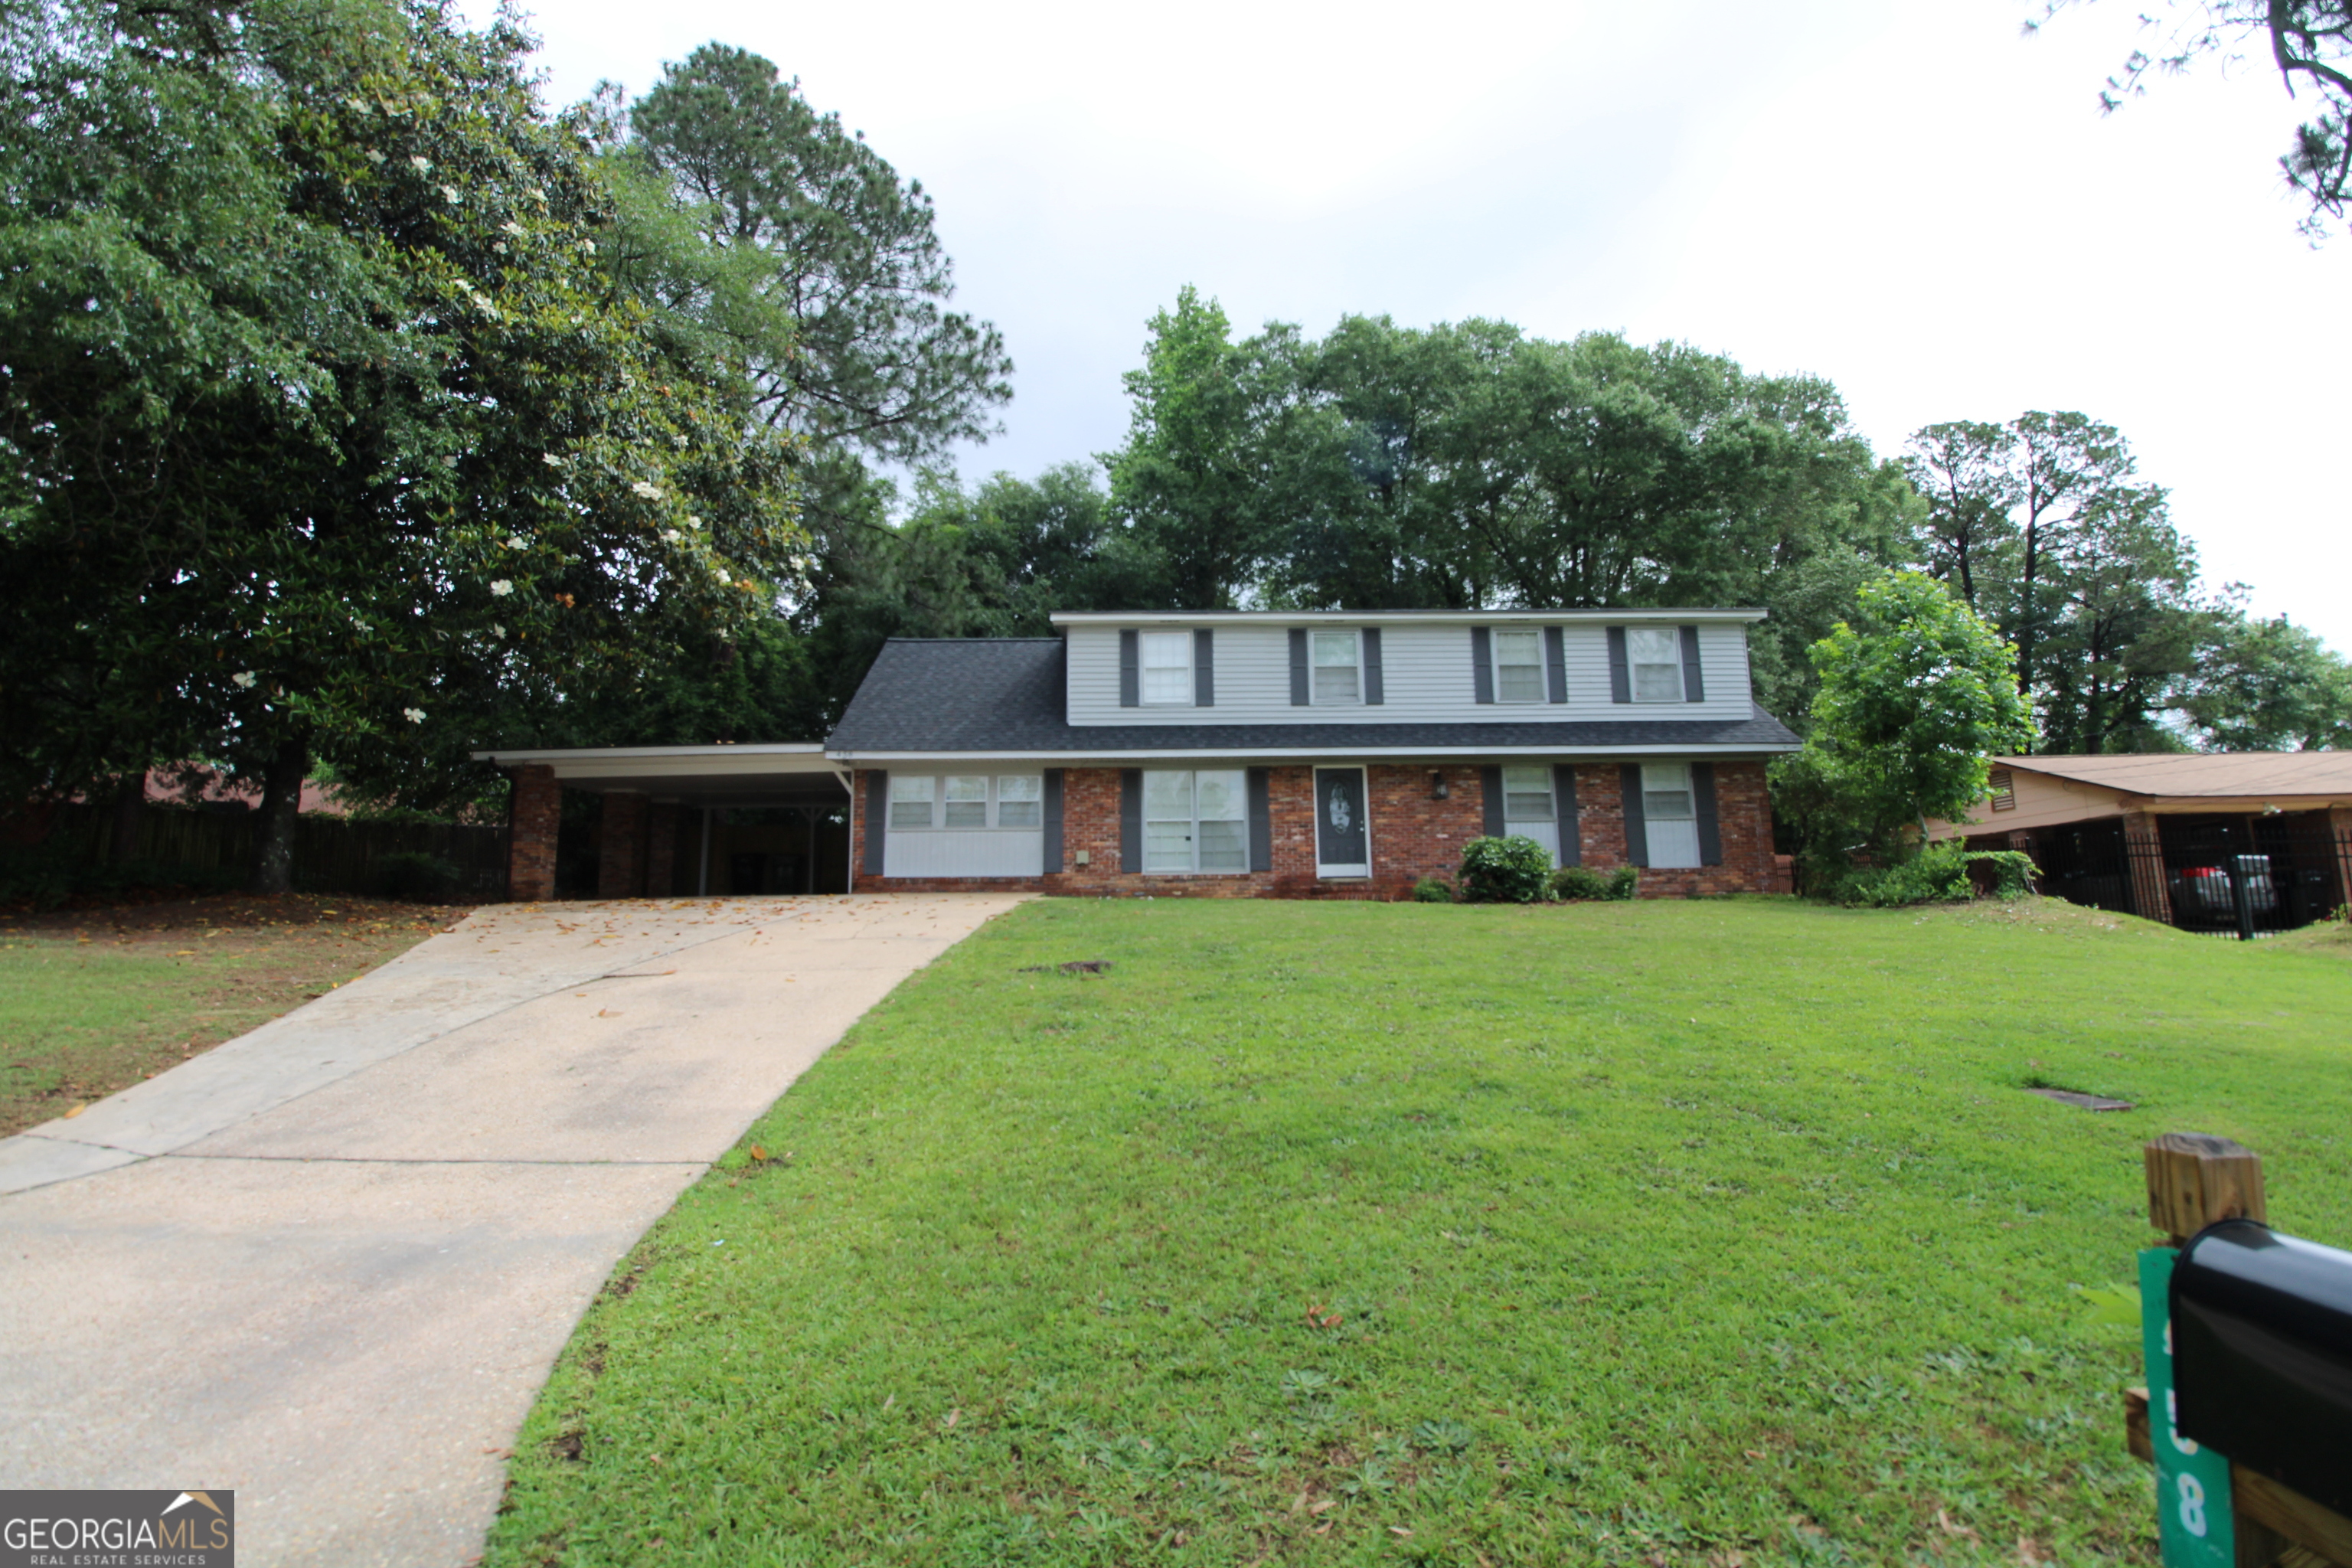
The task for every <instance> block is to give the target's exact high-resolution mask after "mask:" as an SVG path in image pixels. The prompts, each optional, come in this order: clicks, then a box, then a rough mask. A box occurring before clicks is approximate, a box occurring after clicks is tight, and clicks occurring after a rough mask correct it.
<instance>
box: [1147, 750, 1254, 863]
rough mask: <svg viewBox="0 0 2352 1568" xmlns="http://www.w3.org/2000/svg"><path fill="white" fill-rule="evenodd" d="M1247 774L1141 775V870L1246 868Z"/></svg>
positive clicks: (1159, 772) (1157, 772)
mask: <svg viewBox="0 0 2352 1568" xmlns="http://www.w3.org/2000/svg"><path fill="white" fill-rule="evenodd" d="M1247 789H1248V775H1247V774H1246V773H1244V772H1242V771H1241V770H1239V769H1233V770H1226V771H1218V772H1207V771H1203V772H1200V773H1190V772H1177V771H1169V770H1163V769H1158V768H1154V769H1150V770H1147V771H1146V772H1145V773H1144V775H1143V868H1144V869H1145V870H1146V871H1246V870H1248V869H1249V797H1248V793H1247Z"/></svg>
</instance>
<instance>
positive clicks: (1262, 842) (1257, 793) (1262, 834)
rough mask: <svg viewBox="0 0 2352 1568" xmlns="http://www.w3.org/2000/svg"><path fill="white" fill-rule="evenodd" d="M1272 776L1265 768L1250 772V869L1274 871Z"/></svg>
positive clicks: (1253, 769)
mask: <svg viewBox="0 0 2352 1568" xmlns="http://www.w3.org/2000/svg"><path fill="white" fill-rule="evenodd" d="M1271 778H1272V774H1271V773H1269V772H1268V771H1267V770H1266V769H1265V768H1252V769H1251V770H1250V771H1249V836H1250V869H1251V870H1253V871H1271V870H1273V869H1274V815H1273V810H1272V801H1271V798H1270V797H1271V795H1272V793H1273V792H1272V791H1271V789H1270V788H1269V787H1268V784H1269V781H1270V780H1271Z"/></svg>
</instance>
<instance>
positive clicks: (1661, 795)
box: [1642, 763, 1698, 870]
mask: <svg viewBox="0 0 2352 1568" xmlns="http://www.w3.org/2000/svg"><path fill="white" fill-rule="evenodd" d="M1642 818H1643V824H1644V826H1646V828H1647V830H1648V834H1649V839H1650V864H1651V865H1653V866H1655V867H1657V868H1660V869H1662V870H1681V869H1686V868H1691V867H1695V866H1696V865H1697V864H1698V805H1697V796H1696V795H1695V794H1694V793H1693V791H1692V789H1691V771H1690V764H1689V763H1643V764H1642Z"/></svg>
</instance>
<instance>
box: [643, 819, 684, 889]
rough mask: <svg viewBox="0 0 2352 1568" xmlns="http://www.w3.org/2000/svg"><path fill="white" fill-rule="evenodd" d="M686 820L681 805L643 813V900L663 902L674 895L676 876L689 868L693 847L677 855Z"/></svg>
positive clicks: (682, 838)
mask: <svg viewBox="0 0 2352 1568" xmlns="http://www.w3.org/2000/svg"><path fill="white" fill-rule="evenodd" d="M686 818H687V808H686V807H685V806H682V805H655V806H653V807H651V808H650V809H648V810H647V812H646V897H647V898H650V899H667V898H669V897H671V896H672V895H674V894H676V893H677V892H678V891H679V890H680V889H679V888H678V885H677V884H678V873H679V872H680V871H681V870H686V869H690V868H691V862H692V860H693V858H694V849H693V847H691V846H688V847H687V849H686V852H685V854H684V856H683V857H681V856H680V854H679V852H678V851H679V846H680V844H681V843H683V842H684V841H685V839H686V837H687V832H686ZM682 862H683V863H682Z"/></svg>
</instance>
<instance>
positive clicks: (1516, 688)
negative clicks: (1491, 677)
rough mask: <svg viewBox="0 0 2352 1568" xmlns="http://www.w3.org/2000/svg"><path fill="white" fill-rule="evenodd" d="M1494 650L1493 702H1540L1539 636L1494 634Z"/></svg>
mask: <svg viewBox="0 0 2352 1568" xmlns="http://www.w3.org/2000/svg"><path fill="white" fill-rule="evenodd" d="M1494 646H1495V700H1496V701H1497V702H1540V701H1542V700H1544V669H1543V634H1542V633H1541V632H1537V631H1497V632H1496V634H1495V644H1494Z"/></svg>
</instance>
